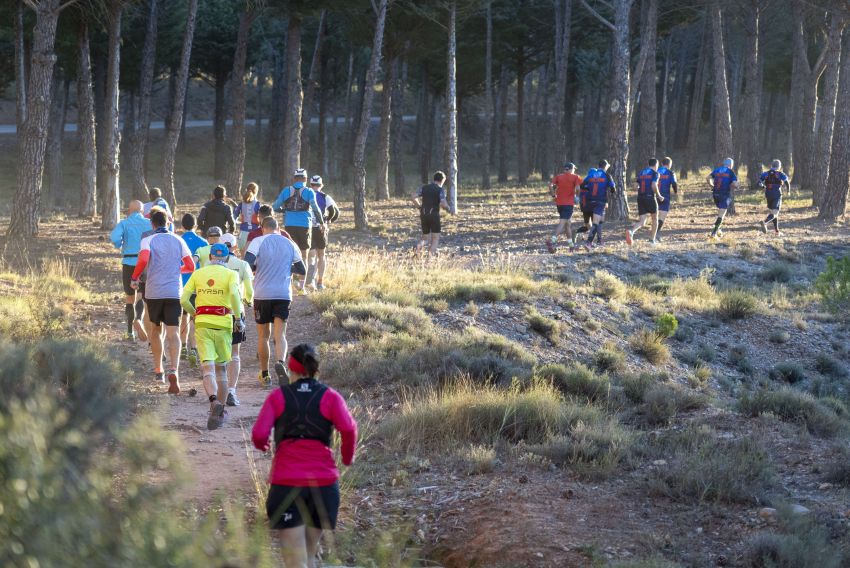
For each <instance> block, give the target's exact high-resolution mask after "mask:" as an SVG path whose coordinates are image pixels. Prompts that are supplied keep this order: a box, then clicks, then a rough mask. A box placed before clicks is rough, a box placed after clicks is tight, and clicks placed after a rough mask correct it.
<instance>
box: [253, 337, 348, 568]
mask: <svg viewBox="0 0 850 568" xmlns="http://www.w3.org/2000/svg"><path fill="white" fill-rule="evenodd" d="M287 366H288V367H289V371H290V383H289V384H288V385H282V386H281V387H280V388H279V389H275V390H274V391H273V392H272V393H271V394H270V395H269V396H268V398H266V401H265V403H263V407H262V408H261V409H260V415H259V416H258V417H257V422H256V424H254V429H253V430H252V432H251V438H252V440H253V442H254V446H255V447H256V448H257V449H259V450H262V451H268V449H269V448H270V445H271V443H270V440H269V436H270V434H271V432H272V429H274V443H275V455H274V460H273V461H272V468H271V472H270V474H269V482H270V483H271V487H270V488H269V496H268V499H267V501H266V512H267V514H268V517H269V522H270V524H271V527H272V528H273V529H276V530H279V531H280V541H281V552H282V554H283V560H284V564H285V565H286V566H287V567H290V566H298V567H304V568H309V567H312V566H313V561H314V559H315V558H316V553H317V550H318V547H319V540H320V539H321V536H322V531H323V530H334V529H335V528H336V518H337V511H338V510H339V471H338V470H337V468H336V462H335V461H334V455H333V450H332V448H331V441H332V438H333V431H334V429H336V430H337V431H338V432H339V434H340V437H341V439H342V444H341V448H340V451H341V453H342V463H344V464H345V465H351V464H352V462H353V461H354V448H355V446H356V444H357V422H355V421H354V418H353V417H352V416H351V413H350V412H349V411H348V407H347V406H346V404H345V399H344V398H343V397H342V396H341V395H340V394H339V393H338V392H336V391H335V390H333V389H332V388H330V387H328V386H326V385H324V384H322V383H320V382H319V381H317V380H316V374H317V373H318V371H319V356H318V353H316V349H315V348H314V347H313V346H311V345H306V344H301V345H297V346H296V347H295V348H294V349H292V351H291V352H290V356H289V362H288V363H287Z"/></svg>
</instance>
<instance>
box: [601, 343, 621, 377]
mask: <svg viewBox="0 0 850 568" xmlns="http://www.w3.org/2000/svg"><path fill="white" fill-rule="evenodd" d="M625 362H626V354H625V353H623V351H622V350H621V349H620V348H619V347H617V346H616V345H615V344H614V343H611V342H608V343H606V344H605V345H603V346H602V347H601V348H600V349H599V350H598V351H597V352H596V353H594V354H593V364H594V365H595V366H596V368H597V369H599V370H600V371H610V372H616V371H619V370H620V369H622V368H623V366H624V365H625Z"/></svg>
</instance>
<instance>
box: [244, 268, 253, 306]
mask: <svg viewBox="0 0 850 568" xmlns="http://www.w3.org/2000/svg"><path fill="white" fill-rule="evenodd" d="M242 299H243V300H244V301H245V303H246V304H248V305H249V306H250V305H251V304H253V303H254V275H253V274H252V273H251V268H250V267H249V266H248V265H247V264H243V265H242Z"/></svg>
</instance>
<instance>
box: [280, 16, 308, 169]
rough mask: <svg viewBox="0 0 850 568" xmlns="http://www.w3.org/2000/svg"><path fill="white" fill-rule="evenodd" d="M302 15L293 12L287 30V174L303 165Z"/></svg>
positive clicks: (285, 129) (285, 154)
mask: <svg viewBox="0 0 850 568" xmlns="http://www.w3.org/2000/svg"><path fill="white" fill-rule="evenodd" d="M301 23H302V20H301V16H300V15H298V14H297V13H292V14H290V16H289V25H288V26H287V32H286V75H287V76H286V107H287V113H286V121H285V126H284V132H285V133H286V142H285V146H284V156H283V163H284V164H285V168H286V171H285V172H284V175H285V176H287V177H288V176H291V175H292V172H294V171H295V170H296V169H298V168H299V167H300V166H301V112H302V108H303V104H304V91H303V89H302V87H301Z"/></svg>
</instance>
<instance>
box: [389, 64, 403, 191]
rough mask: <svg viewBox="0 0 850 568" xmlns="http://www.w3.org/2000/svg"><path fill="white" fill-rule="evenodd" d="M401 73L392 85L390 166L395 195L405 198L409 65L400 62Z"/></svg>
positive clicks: (397, 74)
mask: <svg viewBox="0 0 850 568" xmlns="http://www.w3.org/2000/svg"><path fill="white" fill-rule="evenodd" d="M399 66H400V72H397V73H396V77H395V81H393V85H392V91H393V93H392V97H393V104H392V113H393V116H394V117H395V120H393V122H392V127H391V131H390V164H392V167H393V194H394V195H395V196H396V197H403V196H404V195H405V194H406V193H407V191H406V189H407V188H406V187H405V185H406V183H405V181H404V86H405V85H406V84H407V64H406V63H403V62H401V61H399Z"/></svg>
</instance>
